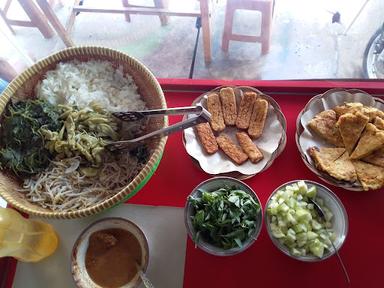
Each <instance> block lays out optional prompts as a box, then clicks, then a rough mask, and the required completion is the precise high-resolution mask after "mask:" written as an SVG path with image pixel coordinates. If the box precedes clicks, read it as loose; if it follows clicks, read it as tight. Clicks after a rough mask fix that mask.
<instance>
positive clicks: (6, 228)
mask: <svg viewBox="0 0 384 288" xmlns="http://www.w3.org/2000/svg"><path fill="white" fill-rule="evenodd" d="M57 245H58V238H57V235H56V233H55V231H54V230H53V228H52V226H51V225H49V224H46V223H44V222H41V221H36V220H28V219H25V218H23V217H22V216H21V215H20V214H19V213H18V212H16V211H15V210H12V209H5V208H0V257H4V256H11V257H14V258H17V259H18V260H20V261H24V262H37V261H40V260H41V259H43V258H45V257H48V256H49V255H51V254H52V253H53V252H55V250H56V248H57Z"/></svg>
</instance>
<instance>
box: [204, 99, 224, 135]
mask: <svg viewBox="0 0 384 288" xmlns="http://www.w3.org/2000/svg"><path fill="white" fill-rule="evenodd" d="M207 109H208V111H209V113H211V122H210V123H211V127H212V129H213V130H214V131H216V132H220V131H223V130H224V129H225V124H224V118H223V110H222V108H221V102H220V97H219V95H218V94H217V93H211V94H209V95H208V97H207Z"/></svg>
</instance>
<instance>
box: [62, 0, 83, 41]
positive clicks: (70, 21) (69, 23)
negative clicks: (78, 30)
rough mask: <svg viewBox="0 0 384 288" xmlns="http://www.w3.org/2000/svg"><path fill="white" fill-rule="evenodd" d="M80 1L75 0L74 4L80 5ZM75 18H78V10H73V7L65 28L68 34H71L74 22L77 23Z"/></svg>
mask: <svg viewBox="0 0 384 288" xmlns="http://www.w3.org/2000/svg"><path fill="white" fill-rule="evenodd" d="M79 3H80V0H75V2H74V3H73V6H79ZM75 19H76V11H73V9H72V11H71V15H70V16H69V18H68V21H67V25H65V28H66V30H67V33H68V34H71V32H72V28H73V24H75Z"/></svg>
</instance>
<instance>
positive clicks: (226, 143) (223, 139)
mask: <svg viewBox="0 0 384 288" xmlns="http://www.w3.org/2000/svg"><path fill="white" fill-rule="evenodd" d="M216 141H217V144H219V147H220V148H221V149H222V150H223V151H224V153H225V154H227V156H228V157H229V158H231V159H232V161H233V162H235V163H236V164H238V165H240V164H242V163H244V162H245V161H247V159H248V156H247V154H245V153H244V152H243V151H242V150H241V148H240V147H239V146H237V145H236V144H235V143H233V142H232V140H231V138H229V137H228V135H226V134H221V135H220V136H219V137H217V138H216Z"/></svg>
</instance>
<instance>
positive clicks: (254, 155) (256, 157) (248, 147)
mask: <svg viewBox="0 0 384 288" xmlns="http://www.w3.org/2000/svg"><path fill="white" fill-rule="evenodd" d="M236 137H237V140H238V141H239V144H240V147H241V148H242V149H243V150H244V152H245V153H246V154H247V155H248V157H249V160H251V162H252V163H254V164H256V163H257V162H259V161H260V160H261V159H263V158H264V156H263V153H261V151H260V150H259V148H257V146H256V145H255V143H253V141H252V140H251V138H249V136H248V134H247V133H245V132H237V133H236Z"/></svg>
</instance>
